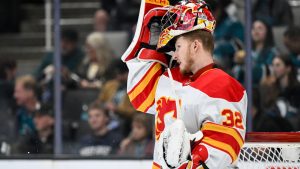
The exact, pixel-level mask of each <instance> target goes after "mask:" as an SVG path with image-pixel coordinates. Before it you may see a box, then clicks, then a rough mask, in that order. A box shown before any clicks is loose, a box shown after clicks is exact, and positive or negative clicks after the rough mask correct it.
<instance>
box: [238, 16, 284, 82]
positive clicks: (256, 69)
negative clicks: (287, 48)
mask: <svg viewBox="0 0 300 169" xmlns="http://www.w3.org/2000/svg"><path fill="white" fill-rule="evenodd" d="M251 35H252V60H253V70H252V71H253V72H252V74H253V84H254V86H256V85H258V84H259V82H260V80H261V79H262V77H263V76H265V75H266V69H269V66H270V65H271V64H272V60H273V58H274V56H275V55H276V54H277V53H278V52H277V50H276V48H275V45H274V38H273V32H272V27H271V25H270V24H268V23H267V22H266V21H265V20H263V19H257V20H255V21H254V22H253V25H252V31H251ZM245 57H246V52H245V51H244V50H240V51H238V52H236V54H235V56H234V62H235V63H236V66H234V68H233V74H234V76H235V77H236V78H237V79H238V80H239V81H240V82H242V83H243V82H244V74H245V70H244V69H245V67H244V63H245Z"/></svg>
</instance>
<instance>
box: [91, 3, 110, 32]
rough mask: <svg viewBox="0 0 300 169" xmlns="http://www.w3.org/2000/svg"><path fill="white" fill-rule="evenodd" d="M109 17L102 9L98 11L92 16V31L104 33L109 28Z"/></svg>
mask: <svg viewBox="0 0 300 169" xmlns="http://www.w3.org/2000/svg"><path fill="white" fill-rule="evenodd" d="M109 21H110V16H109V14H108V13H107V12H106V10H104V9H99V10H97V11H96V12H95V15H94V31H95V32H106V31H107V30H108V27H109V24H108V23H109Z"/></svg>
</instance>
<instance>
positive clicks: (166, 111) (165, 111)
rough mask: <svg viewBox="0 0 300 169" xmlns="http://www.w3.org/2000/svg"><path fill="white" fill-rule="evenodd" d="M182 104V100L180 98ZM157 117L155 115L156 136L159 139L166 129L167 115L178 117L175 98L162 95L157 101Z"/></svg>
mask: <svg viewBox="0 0 300 169" xmlns="http://www.w3.org/2000/svg"><path fill="white" fill-rule="evenodd" d="M179 104H180V105H181V100H179ZM156 106H157V107H156V112H157V113H156V117H155V138H156V140H158V139H159V136H160V134H161V132H162V131H163V130H164V129H165V117H166V115H169V117H170V118H173V119H174V120H175V119H176V118H177V109H176V101H175V99H171V98H167V97H161V98H160V99H159V100H158V101H157V102H156Z"/></svg>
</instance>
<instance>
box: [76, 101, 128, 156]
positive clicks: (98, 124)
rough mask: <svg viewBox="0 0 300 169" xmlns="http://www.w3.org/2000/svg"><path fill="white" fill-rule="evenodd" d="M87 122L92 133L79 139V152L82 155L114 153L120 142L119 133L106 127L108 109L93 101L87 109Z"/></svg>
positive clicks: (108, 119)
mask: <svg viewBox="0 0 300 169" xmlns="http://www.w3.org/2000/svg"><path fill="white" fill-rule="evenodd" d="M88 116H89V117H88V122H89V125H90V128H91V129H92V133H91V134H88V135H86V136H84V137H83V138H82V139H81V141H80V149H79V154H80V155H82V156H93V155H104V156H106V155H109V154H115V153H116V151H117V149H118V148H119V144H120V142H121V139H122V137H121V135H120V134H119V133H118V132H116V131H115V130H109V129H108V123H109V121H110V117H109V113H108V110H107V109H106V108H105V107H104V106H103V105H102V104H100V103H97V102H94V103H92V104H91V105H90V107H89V110H88Z"/></svg>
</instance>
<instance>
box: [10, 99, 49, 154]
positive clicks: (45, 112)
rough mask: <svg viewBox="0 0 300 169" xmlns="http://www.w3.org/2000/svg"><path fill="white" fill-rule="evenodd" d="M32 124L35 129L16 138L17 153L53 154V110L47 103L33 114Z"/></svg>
mask: <svg viewBox="0 0 300 169" xmlns="http://www.w3.org/2000/svg"><path fill="white" fill-rule="evenodd" d="M34 124H35V127H36V130H35V131H34V132H33V133H29V134H26V135H24V136H22V137H21V138H20V139H18V142H17V144H16V145H15V148H14V149H15V150H14V151H15V153H17V154H53V150H54V144H53V141H54V140H53V138H54V133H53V127H54V118H53V112H52V111H51V109H50V107H49V106H48V105H43V106H42V107H41V109H40V110H38V111H37V112H36V113H35V114H34Z"/></svg>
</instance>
